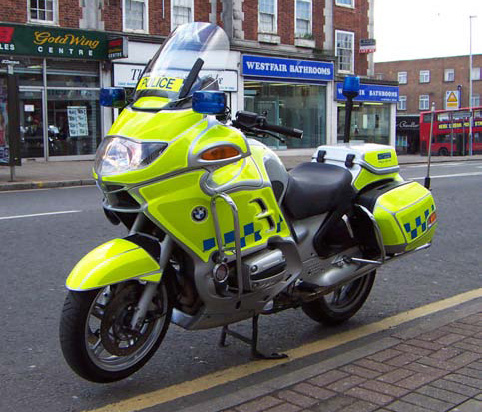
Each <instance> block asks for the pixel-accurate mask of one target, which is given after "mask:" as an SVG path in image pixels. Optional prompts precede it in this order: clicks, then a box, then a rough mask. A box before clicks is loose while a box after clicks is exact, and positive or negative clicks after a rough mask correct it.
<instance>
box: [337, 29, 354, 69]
mask: <svg viewBox="0 0 482 412" xmlns="http://www.w3.org/2000/svg"><path fill="white" fill-rule="evenodd" d="M339 34H348V35H350V36H351V38H352V46H353V47H352V50H351V60H350V70H340V61H339V60H338V61H337V67H338V72H339V73H354V72H355V33H354V32H352V31H344V30H335V56H337V57H338V35H339Z"/></svg>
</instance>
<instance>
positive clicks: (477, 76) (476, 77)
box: [472, 67, 480, 80]
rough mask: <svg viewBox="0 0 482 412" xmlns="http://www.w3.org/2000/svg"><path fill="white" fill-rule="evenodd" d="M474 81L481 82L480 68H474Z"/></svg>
mask: <svg viewBox="0 0 482 412" xmlns="http://www.w3.org/2000/svg"><path fill="white" fill-rule="evenodd" d="M472 80H480V67H472Z"/></svg>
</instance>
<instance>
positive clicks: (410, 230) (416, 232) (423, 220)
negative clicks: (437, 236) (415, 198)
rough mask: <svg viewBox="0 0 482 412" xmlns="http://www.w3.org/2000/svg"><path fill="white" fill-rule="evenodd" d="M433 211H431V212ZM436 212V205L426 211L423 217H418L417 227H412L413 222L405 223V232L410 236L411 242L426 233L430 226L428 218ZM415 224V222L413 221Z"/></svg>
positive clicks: (416, 220)
mask: <svg viewBox="0 0 482 412" xmlns="http://www.w3.org/2000/svg"><path fill="white" fill-rule="evenodd" d="M430 210H431V211H430ZM434 211H435V205H432V207H431V208H430V209H426V210H425V211H424V212H423V214H422V215H421V216H417V217H416V218H415V222H414V223H415V225H414V226H413V227H412V225H411V222H410V223H405V224H404V225H403V227H404V229H405V232H407V234H409V235H410V240H414V239H416V238H417V237H418V236H421V235H422V234H423V233H424V232H426V231H427V228H428V225H427V221H428V217H429V216H430V214H431V213H433V212H434ZM412 222H413V221H412Z"/></svg>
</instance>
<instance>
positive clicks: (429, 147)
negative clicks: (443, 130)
mask: <svg viewBox="0 0 482 412" xmlns="http://www.w3.org/2000/svg"><path fill="white" fill-rule="evenodd" d="M434 117H435V102H432V113H431V118H430V138H429V141H428V164H427V176H425V183H424V186H425V187H426V188H427V189H430V161H431V160H432V136H433V120H434Z"/></svg>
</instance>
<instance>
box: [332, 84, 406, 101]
mask: <svg viewBox="0 0 482 412" xmlns="http://www.w3.org/2000/svg"><path fill="white" fill-rule="evenodd" d="M336 100H343V101H344V100H346V97H345V96H343V83H337V84H336ZM353 101H355V102H375V103H397V102H398V86H383V85H380V84H360V93H359V94H358V96H357V97H355V98H354V99H353Z"/></svg>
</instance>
